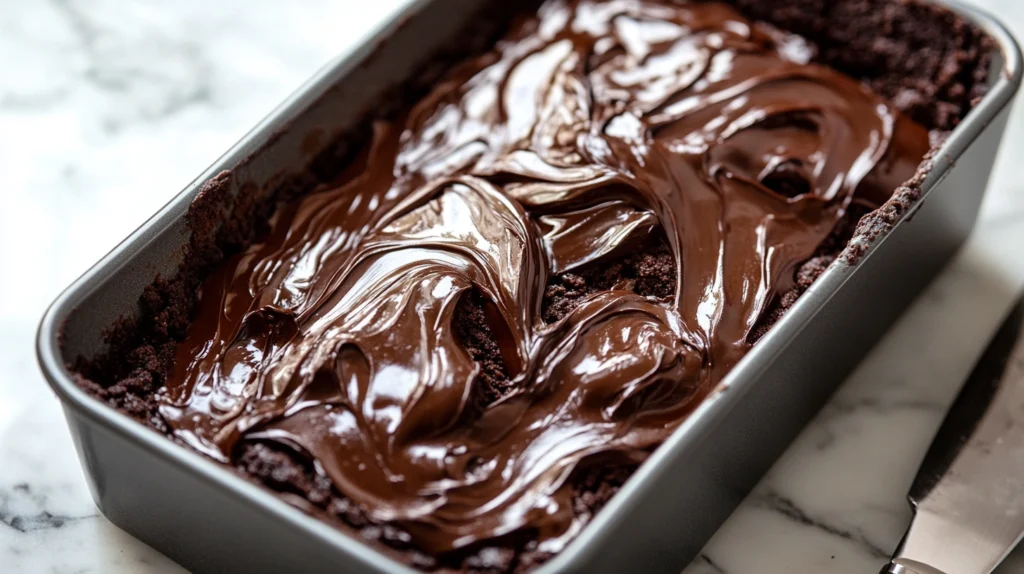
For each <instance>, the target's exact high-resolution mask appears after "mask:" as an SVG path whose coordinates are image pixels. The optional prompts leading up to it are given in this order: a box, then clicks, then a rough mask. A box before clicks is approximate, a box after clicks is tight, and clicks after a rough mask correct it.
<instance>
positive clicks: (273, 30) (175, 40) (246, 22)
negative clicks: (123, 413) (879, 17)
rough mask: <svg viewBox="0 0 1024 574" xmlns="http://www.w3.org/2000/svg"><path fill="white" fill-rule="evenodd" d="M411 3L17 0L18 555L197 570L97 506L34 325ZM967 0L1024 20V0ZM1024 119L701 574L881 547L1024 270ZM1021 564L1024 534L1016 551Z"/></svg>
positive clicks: (6, 349) (11, 122) (13, 141)
mask: <svg viewBox="0 0 1024 574" xmlns="http://www.w3.org/2000/svg"><path fill="white" fill-rule="evenodd" d="M403 1H404V0H378V1H377V2H361V3H352V2H336V1H334V2H331V1H328V0H308V1H307V2H305V3H303V5H302V7H301V8H298V7H296V6H294V5H291V4H288V3H283V2H274V1H273V0H258V1H250V2H247V3H228V2H203V1H200V0H181V1H177V2H173V3H169V2H157V1H155V0H136V1H133V2H130V3H125V2H115V1H113V0H50V1H48V2H44V1H40V2H13V1H12V2H5V3H2V4H0V70H3V76H2V78H3V79H2V80H0V278H2V280H0V572H32V573H34V572H53V573H103V574H107V573H109V574H122V573H129V572H131V573H154V574H155V573H160V574H164V573H177V572H181V571H182V570H181V569H180V568H179V567H177V566H176V565H175V564H173V563H172V562H171V561H169V560H168V559H167V558H165V557H163V556H162V555H161V554H159V553H157V552H155V551H153V550H152V549H150V548H148V547H147V546H145V545H143V544H142V543H140V542H138V541H137V540H135V539H134V538H132V537H131V536H129V535H127V534H125V533H123V532H121V531H120V530H119V529H117V528H116V527H114V526H113V525H111V524H110V523H109V522H108V521H107V520H106V519H104V518H103V517H101V516H99V515H98V514H97V511H96V509H95V507H94V506H93V504H92V502H91V500H90V498H89V494H88V491H87V489H86V486H85V483H84V480H83V477H82V472H81V469H80V467H79V464H78V460H77V458H76V456H75V453H74V448H73V445H72V444H71V440H70V437H69V436H68V432H67V429H66V426H65V424H64V420H63V416H62V414H61V412H60V407H59V404H58V403H57V401H56V399H55V398H54V397H53V395H52V394H51V393H50V391H49V389H48V388H47V387H46V385H45V384H44V383H43V380H42V377H41V376H40V374H39V373H38V369H37V367H36V363H35V357H34V352H33V349H32V344H33V335H34V330H35V326H36V323H37V321H38V319H39V317H40V315H41V314H42V311H43V309H44V308H45V306H46V305H47V304H48V303H49V302H50V301H51V300H52V299H53V298H54V297H55V296H56V294H57V292H58V290H59V289H61V288H63V287H64V286H65V285H67V284H68V283H70V282H71V280H73V279H74V278H75V277H76V276H78V275H79V274H80V273H81V272H82V271H84V270H85V269H86V268H87V267H88V266H89V265H90V264H92V263H93V262H94V261H95V260H97V259H98V258H99V257H100V256H101V255H102V254H103V253H104V252H105V251H107V250H109V249H110V248H111V247H113V246H114V245H115V244H116V243H117V242H118V241H120V240H121V239H122V238H123V237H125V236H126V235H127V234H128V233H129V232H130V231H131V230H132V229H134V227H135V226H136V225H138V224H139V223H141V222H142V221H144V220H145V219H146V218H147V217H148V216H149V215H150V214H152V213H153V212H154V211H156V209H158V208H159V207H160V206H161V205H162V204H164V203H165V202H166V201H167V200H168V199H170V198H171V197H172V196H173V195H174V194H175V193H176V192H177V191H178V190H179V189H181V188H182V187H183V186H184V185H185V184H186V183H187V182H188V181H189V179H191V178H192V177H194V176H195V175H196V174H198V173H199V172H200V171H202V169H203V168H204V167H205V166H206V165H207V164H209V163H210V162H211V161H212V160H213V159H214V158H215V157H216V156H217V155H218V154H219V153H221V152H223V151H224V150H226V149H227V148H228V147H229V145H230V144H231V143H233V142H234V141H235V140H237V139H238V138H239V137H240V136H241V135H242V134H243V133H245V131H247V130H248V129H249V128H250V127H251V126H253V125H254V124H255V123H256V122H257V121H258V120H259V119H260V118H261V117H262V116H263V115H264V114H265V113H266V112H267V111H269V110H270V109H271V108H272V107H273V106H274V105H276V104H277V103H278V102H279V101H281V100H282V99H283V98H284V97H285V96H286V95H287V94H288V93H289V92H290V91H291V90H292V89H294V88H295V87H296V86H298V85H299V84H300V83H301V82H302V81H303V80H304V79H305V78H307V77H308V76H309V75H310V74H312V72H313V71H314V70H315V69H316V68H317V67H318V66H320V65H321V64H323V63H324V62H326V61H327V60H328V59H329V58H330V57H331V56H333V55H334V54H336V53H337V52H339V51H341V50H344V49H346V47H348V46H351V45H352V43H353V42H356V41H358V39H359V38H360V37H361V36H362V35H363V34H365V33H366V31H367V30H368V29H369V28H370V27H371V26H372V25H373V24H374V23H376V22H378V21H379V20H380V19H381V18H382V17H384V16H385V15H386V14H388V13H390V12H391V11H392V10H394V9H395V8H396V7H397V6H398V5H400V4H401V3H402V2H403ZM971 3H974V4H978V5H981V6H984V7H986V8H988V9H989V10H990V11H992V12H995V13H997V14H999V15H1000V17H1002V18H1003V19H1004V20H1005V21H1007V22H1008V23H1009V25H1010V26H1011V28H1014V29H1015V30H1016V31H1017V33H1018V35H1021V36H1024V4H1021V3H1019V2H1016V1H1015V0H974V1H973V2H971ZM1022 130H1024V106H1018V109H1017V112H1015V114H1014V116H1013V119H1012V123H1011V126H1010V128H1009V130H1008V141H1007V142H1006V144H1005V145H1004V149H1003V151H1002V154H1001V159H1000V161H999V162H998V167H997V170H996V173H995V174H994V176H993V180H992V183H991V187H990V192H989V195H988V197H987V199H986V202H985V205H984V207H983V213H982V216H981V222H980V223H979V226H978V230H977V232H976V233H975V235H974V236H973V237H972V239H971V240H970V242H969V244H968V245H967V246H966V247H965V248H964V250H963V251H962V252H961V253H960V254H959V256H958V257H957V258H956V260H955V261H954V262H953V263H952V264H951V265H950V267H949V268H948V269H947V270H946V271H945V272H944V273H943V274H942V276H941V277H940V278H939V279H938V280H937V281H936V282H935V283H934V284H933V285H932V286H931V287H930V288H929V289H928V290H927V291H926V292H925V293H924V294H923V295H922V297H921V298H920V299H919V300H918V301H917V303H916V304H915V305H914V306H913V307H912V308H911V310H910V311H909V312H908V313H907V314H906V315H905V316H904V317H903V318H902V319H901V320H900V322H899V323H898V324H897V325H896V326H895V327H894V328H893V329H892V330H891V331H890V332H889V334H888V335H887V336H886V338H885V339H884V340H883V341H882V342H881V343H880V344H879V345H878V347H877V348H876V349H875V351H873V353H872V354H871V355H870V356H869V357H868V358H867V359H866V360H865V361H864V363H863V364H862V365H861V366H860V367H859V369H858V370H857V371H856V372H855V373H854V374H853V375H852V376H851V377H850V379H849V380H848V381H847V382H846V383H845V385H844V386H843V387H842V389H841V390H840V391H839V392H838V393H837V395H836V396H835V397H834V398H833V400H832V401H831V403H830V404H829V405H828V406H827V407H826V408H825V409H824V410H823V411H822V412H821V413H820V414H819V415H818V417H817V418H816V419H815V421H814V422H813V423H812V424H811V425H810V426H808V427H807V429H805V431H804V432H803V434H802V435H801V436H800V437H799V439H798V440H797V441H796V442H795V443H794V444H793V445H792V447H791V448H790V449H789V450H788V452H787V453H786V455H785V456H784V457H783V458H782V459H780V460H779V462H778V463H777V464H776V465H775V467H774V468H773V469H772V470H771V472H770V473H769V474H768V475H767V476H766V477H765V478H764V480H763V481H762V482H761V484H760V485H759V486H758V487H757V488H756V489H755V491H754V492H753V493H751V495H750V496H749V498H748V499H747V501H746V502H745V503H744V504H743V506H742V507H741V508H740V509H739V510H738V511H737V512H736V513H735V514H734V515H733V517H732V518H730V520H729V521H728V522H727V523H726V524H725V525H724V526H723V528H722V529H721V530H720V531H719V533H718V534H717V535H716V536H715V538H714V539H713V540H712V541H711V542H710V543H709V544H708V545H707V547H706V548H705V549H704V551H703V553H702V554H701V556H700V557H699V558H698V559H697V560H695V561H694V563H693V564H692V565H691V566H690V567H689V568H688V569H687V570H686V572H685V574H724V573H728V574H774V573H778V574H783V573H786V574H789V573H794V572H796V573H803V572H835V573H838V574H847V573H848V574H854V573H862V572H875V571H877V569H878V568H879V566H880V565H881V564H882V563H883V562H884V560H885V557H886V556H887V555H888V553H889V552H890V551H891V550H892V549H893V547H894V546H895V545H896V543H897V541H898V540H899V537H900V536H901V534H902V532H903V530H904V528H905V527H906V524H907V521H908V520H909V517H910V512H909V509H908V507H907V505H906V502H905V494H906V490H907V487H908V485H909V484H910V481H911V480H912V478H913V476H914V474H915V472H916V468H917V465H918V463H919V461H920V459H921V457H922V456H923V454H924V451H925V448H926V447H927V445H928V443H929V442H930V440H931V436H932V434H933V433H934V431H935V429H936V428H937V426H938V424H939V422H940V420H941V417H942V415H943V413H944V411H945V409H946V408H947V407H948V405H949V403H950V402H951V400H952V398H953V396H954V395H955V394H956V391H957V388H958V386H959V384H960V383H961V381H962V380H963V378H964V376H965V375H966V374H967V372H968V371H969V369H970V367H971V365H972V363H973V361H974V360H975V358H976V357H977V356H978V354H979V353H980V351H981V349H982V347H983V346H984V344H985V341H986V340H987V338H988V336H989V335H990V334H991V333H992V332H993V331H994V329H995V327H996V326H997V325H998V323H999V321H1000V317H1001V315H1002V314H1003V312H1004V311H1005V310H1006V309H1007V308H1008V307H1009V305H1010V303H1011V301H1012V299H1013V297H1014V294H1015V293H1016V292H1017V291H1018V290H1020V289H1021V288H1022V287H1024V249H1021V247H1020V246H1022V245H1024V171H1022V170H1024V166H1021V165H1019V161H1015V159H1016V158H1019V157H1024V131H1022ZM970 191H972V190H965V192H970ZM1014 572H1024V553H1017V554H1015V555H1014V556H1011V558H1010V560H1009V561H1008V563H1007V564H1006V565H1004V567H1003V569H1002V570H1001V571H1000V573H1001V574H1007V573H1014Z"/></svg>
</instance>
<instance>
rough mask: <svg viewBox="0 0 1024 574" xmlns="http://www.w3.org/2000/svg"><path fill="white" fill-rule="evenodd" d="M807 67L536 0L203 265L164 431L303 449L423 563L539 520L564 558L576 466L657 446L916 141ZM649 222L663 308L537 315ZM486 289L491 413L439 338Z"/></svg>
mask: <svg viewBox="0 0 1024 574" xmlns="http://www.w3.org/2000/svg"><path fill="white" fill-rule="evenodd" d="M810 56H811V53H810V48H809V47H808V46H807V45H805V44H804V43H803V42H802V41H801V40H800V39H799V38H796V37H794V36H790V35H787V34H784V33H781V32H778V31H776V30H774V29H771V28H769V27H767V26H763V25H755V24H753V23H751V22H749V21H747V20H745V19H744V18H743V17H742V16H740V15H739V14H738V13H736V12H735V11H733V10H732V9H731V8H729V7H726V6H724V5H719V4H713V3H709V4H704V3H701V4H678V3H676V4H672V3H668V2H662V1H655V0H618V1H610V2H590V1H572V0H566V1H552V2H549V3H547V4H545V6H544V7H543V8H542V9H541V10H540V12H539V14H538V15H537V16H536V17H533V18H530V19H525V20H523V21H521V22H519V23H518V24H517V25H515V26H514V27H513V30H512V31H511V32H510V33H509V34H508V35H507V36H506V37H505V39H504V40H502V41H501V42H499V44H498V45H497V47H496V48H495V50H494V51H492V52H491V53H488V54H486V55H483V56H480V57H478V58H475V59H473V60H470V61H467V62H465V63H463V64H462V65H460V66H458V67H457V68H456V69H454V70H452V71H451V72H450V73H449V74H448V75H447V76H446V78H445V79H444V80H443V81H442V82H440V83H439V84H438V85H437V86H436V87H435V89H434V90H433V91H432V93H431V94H430V95H429V96H427V97H426V98H425V99H424V100H422V101H421V102H419V103H418V104H417V105H416V106H415V107H413V108H412V109H411V110H410V111H409V112H408V113H407V114H405V115H404V116H403V118H402V120H400V121H396V122H391V123H379V124H377V125H376V126H375V134H374V138H373V143H372V146H371V147H370V149H368V150H367V152H366V153H364V155H363V156H362V157H361V158H360V159H359V160H358V161H357V162H355V164H354V165H353V166H351V168H350V169H349V170H348V171H347V172H346V174H345V175H344V177H343V178H341V181H340V183H339V184H338V185H337V186H334V187H330V188H324V189H321V190H319V191H317V192H316V193H313V194H311V195H309V196H308V197H305V198H303V199H302V200H301V201H298V202H295V203H292V204H289V205H285V206H283V207H282V208H281V209H280V210H279V211H278V213H277V214H276V215H275V217H274V219H273V221H272V231H271V233H270V235H269V236H268V237H267V238H266V240H264V241H263V242H262V243H258V244H255V245H253V246H252V247H251V248H250V249H248V250H247V251H246V252H244V253H243V254H241V255H239V256H236V257H234V258H232V259H230V260H229V261H227V262H226V263H225V264H224V265H223V266H222V267H221V268H220V270H219V271H217V272H216V273H214V274H213V275H212V276H211V277H210V279H209V280H208V281H207V282H206V283H205V284H204V286H203V288H202V293H201V300H200V303H199V309H198V312H197V316H196V319H195V321H194V322H193V323H192V325H191V327H190V329H189V332H188V337H187V339H186V340H185V341H184V342H183V343H182V344H181V345H180V346H179V347H178V351H177V357H176V362H175V366H174V369H173V372H172V373H171V376H170V377H169V379H168V381H167V383H166V385H165V387H164V388H163V389H161V391H160V393H159V400H160V403H161V406H160V413H161V414H162V415H163V417H164V418H165V420H166V421H167V424H168V425H169V426H170V428H171V429H172V431H173V433H174V435H175V436H176V437H178V438H179V439H180V440H182V441H184V442H186V443H188V444H189V445H191V446H192V447H194V448H196V449H197V450H199V451H201V452H204V453H206V454H208V455H209V456H211V457H213V458H216V459H218V460H222V461H225V462H227V461H229V460H230V459H231V456H232V453H233V452H235V449H236V448H237V446H238V444H239V443H240V441H271V442H276V443H278V444H281V445H284V446H286V447H287V448H290V449H294V450H295V451H296V452H298V453H301V455H303V456H306V457H309V458H311V459H312V460H314V461H315V463H314V466H315V469H316V471H317V472H319V473H323V474H325V475H326V476H327V477H329V478H330V480H331V481H332V482H333V484H334V485H335V486H336V488H337V489H338V490H339V491H340V492H341V493H343V494H344V495H346V496H348V497H349V498H351V499H352V500H353V501H355V502H356V503H358V504H359V505H361V506H362V507H363V508H364V509H365V510H366V511H367V514H368V515H369V516H370V517H371V518H372V519H374V520H376V521H379V522H387V523H393V524H396V525H398V526H400V527H401V528H402V529H404V530H405V531H407V532H408V533H409V534H410V536H411V537H412V541H413V543H414V544H415V545H417V546H418V547H420V548H422V549H424V550H426V551H428V552H433V553H444V552H448V551H451V550H454V549H459V548H463V547H465V546H467V545H470V544H473V543H475V542H478V541H482V540H488V539H493V538H496V537H499V536H502V535H504V534H507V533H511V532H516V531H521V530H527V529H528V530H529V531H530V532H531V533H533V534H535V535H536V537H537V539H538V540H539V542H540V549H541V550H544V551H549V552H557V551H558V550H560V549H561V548H562V547H563V545H564V544H565V543H566V542H567V541H568V540H569V539H570V538H571V537H572V536H573V535H574V534H575V532H576V531H577V530H578V528H579V527H580V526H581V521H580V520H579V519H578V518H577V517H576V516H575V514H574V511H573V508H572V504H571V491H570V489H569V488H568V486H567V484H566V480H567V478H568V477H569V475H570V474H571V473H572V472H573V470H574V469H575V468H577V467H578V466H579V465H580V464H582V463H589V462H592V461H594V460H597V459H599V458H602V457H617V458H618V459H619V460H621V459H623V458H625V459H627V460H633V461H639V460H642V459H643V458H644V457H645V456H646V455H647V454H648V453H649V452H650V450H651V449H652V448H654V447H655V446H657V445H658V444H660V443H661V442H662V441H663V440H664V439H665V438H666V437H667V436H668V435H669V434H670V433H671V432H672V431H673V430H674V429H675V428H676V427H677V426H678V425H679V424H680V423H681V422H682V421H683V420H684V419H685V417H686V416H687V414H688V413H689V412H690V411H691V409H692V408H693V406H694V405H695V404H696V402H697V401H699V400H700V399H701V398H702V397H704V396H705V395H706V394H707V393H708V392H709V390H710V389H712V388H713V387H714V386H715V385H716V384H717V383H718V381H720V380H721V378H722V377H723V376H724V375H725V373H726V372H727V371H728V370H729V369H730V368H731V367H732V366H733V365H735V363H736V362H737V361H738V360H739V359H740V358H741V357H742V356H743V354H744V353H745V352H746V351H747V350H748V349H749V347H750V343H749V335H750V333H751V331H752V330H753V329H754V328H755V325H756V323H757V321H758V319H759V318H760V317H761V316H762V315H763V314H764V312H765V311H766V309H767V308H768V307H769V305H770V304H771V302H772V301H773V299H774V298H775V296H776V295H777V294H778V293H780V292H784V291H786V290H788V289H790V288H791V287H792V284H793V273H794V269H795V268H796V266H797V265H798V264H799V263H800V262H802V261H804V260H806V259H807V258H809V257H810V256H811V255H812V254H813V253H814V251H815V249H816V248H817V247H818V246H819V245H820V244H821V242H822V241H823V240H824V239H825V238H826V237H827V236H828V234H829V232H830V231H831V230H832V228H833V227H834V226H835V224H836V222H837V221H838V220H839V219H840V218H841V217H842V216H843V215H844V213H845V211H846V210H847V209H848V208H849V207H850V205H851V204H852V203H853V202H861V203H865V204H868V205H872V206H874V205H878V204H880V203H881V202H882V201H884V200H885V198H886V197H888V195H889V193H890V192H891V191H892V190H893V189H895V188H896V187H897V186H898V185H899V184H901V183H902V182H903V181H905V180H906V179H909V178H910V176H911V175H912V174H913V172H914V170H915V169H916V167H917V165H918V163H919V162H920V160H921V158H922V157H923V155H924V154H925V152H926V151H927V149H928V136H927V132H926V131H925V129H924V128H923V127H921V126H919V125H917V124H916V123H913V122H912V121H910V120H908V119H905V118H903V117H902V116H900V114H899V113H898V112H897V111H896V110H895V109H894V108H892V107H891V106H889V105H888V104H887V103H886V102H884V101H883V100H882V99H881V98H879V97H878V96H876V95H874V94H872V93H871V92H870V91H869V90H867V89H866V88H865V87H863V86H862V85H860V84H859V83H858V82H856V81H854V80H853V79H851V78H848V77H846V76H843V75H842V74H840V73H838V72H836V71H833V70H831V69H829V68H826V67H822V66H819V65H813V64H808V63H807V62H808V61H809V59H810ZM652 233H663V234H664V236H665V239H666V242H667V244H668V246H669V248H670V250H671V252H672V254H673V256H674V260H675V270H676V281H675V292H674V293H673V294H672V295H671V296H670V297H666V298H664V299H659V298H656V297H643V296H641V295H638V294H636V293H635V292H634V291H633V289H632V286H631V285H629V284H628V282H624V283H623V284H621V285H616V286H613V288H612V289H610V290H608V291H604V292H600V293H597V294H595V295H593V296H592V297H590V298H588V299H587V300H586V301H584V302H583V303H582V304H580V305H579V306H577V307H576V308H575V309H574V310H572V311H571V312H569V313H568V314H567V315H566V316H565V317H563V318H561V319H560V320H558V321H557V322H554V323H551V324H547V323H545V322H544V321H543V320H542V318H541V303H542V296H543V292H544V289H545V286H546V284H547V283H548V279H549V277H551V276H552V275H553V274H556V273H561V272H565V271H572V270H575V269H579V268H581V267H584V266H592V265H600V264H601V263H602V262H603V261H607V260H608V259H609V258H611V257H615V256H621V255H622V254H623V253H624V252H627V251H629V250H631V249H635V248H636V246H637V245H639V244H640V243H641V241H642V240H643V239H644V238H645V237H647V236H649V235H651V234H652ZM471 290H476V291H477V292H478V293H480V294H482V296H483V299H485V300H486V301H487V302H488V303H487V305H486V306H485V312H486V313H485V314H486V315H487V317H488V324H489V327H490V329H491V331H492V332H493V333H494V334H495V335H496V337H497V339H498V342H499V344H500V347H501V355H502V358H503V360H504V362H505V366H506V369H507V371H508V373H509V377H510V387H511V388H512V389H513V390H512V391H511V392H510V393H508V394H507V395H505V396H503V397H502V398H500V399H499V400H497V401H495V402H493V403H491V404H489V405H487V406H486V407H485V408H483V409H482V411H481V409H477V408H470V402H471V395H472V393H473V388H472V387H473V385H474V382H475V380H476V375H477V374H478V372H479V365H478V364H477V363H476V362H474V360H473V359H472V358H471V357H470V355H469V354H468V352H467V351H466V350H465V348H464V347H463V345H462V344H461V343H460V341H459V340H458V338H457V337H456V336H455V334H454V332H453V328H452V319H453V316H454V313H455V309H456V306H457V305H458V303H459V300H460V298H461V297H464V296H467V295H468V294H469V293H470V292H471Z"/></svg>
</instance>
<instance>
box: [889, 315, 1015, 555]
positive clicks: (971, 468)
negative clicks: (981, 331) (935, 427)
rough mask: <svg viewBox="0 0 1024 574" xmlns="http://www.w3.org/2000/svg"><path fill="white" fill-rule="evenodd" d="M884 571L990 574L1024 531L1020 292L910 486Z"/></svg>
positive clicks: (948, 414)
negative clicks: (906, 520) (905, 516)
mask: <svg viewBox="0 0 1024 574" xmlns="http://www.w3.org/2000/svg"><path fill="white" fill-rule="evenodd" d="M909 499H910V505H911V506H912V507H913V509H914V518H913V520H912V521H911V523H910V527H909V528H908V529H907V533H906V534H905V535H904V537H903V540H902V541H901V542H900V545H899V547H898V548H897V549H896V553H895V554H893V557H892V561H891V562H890V563H889V564H888V565H887V566H885V567H884V568H883V569H882V574H989V573H990V572H992V570H994V569H995V567H996V566H998V565H999V563H1000V562H1001V561H1002V560H1003V558H1005V557H1006V555H1007V554H1008V553H1009V552H1010V550H1012V549H1013V547H1014V546H1016V544H1017V542H1018V541H1020V539H1021V536H1022V535H1024V299H1022V300H1020V301H1018V302H1017V304H1016V305H1015V306H1014V308H1013V310H1012V311H1011V312H1010V315H1009V316H1008V317H1007V318H1006V320H1005V322H1004V323H1003V325H1002V326H1001V327H1000V328H999V331H998V332H997V333H996V335H995V337H994V338H993V339H992V341H991V342H990V343H989V346H988V348H986V349H985V352H984V354H983V355H982V357H981V359H980V360H979V361H978V363H977V365H975V367H974V370H973V371H972V372H971V375H970V377H968V379H967V381H966V382H965V383H964V388H963V390H961V391H960V395H959V396H958V397H957V399H956V401H955V402H954V403H953V406H952V407H951V408H950V410H949V413H947V414H946V419H945V421H943V423H942V426H941V427H940V428H939V432H938V434H937V435H936V436H935V439H934V441H933V442H932V445H931V448H930V449H929V450H928V454H927V455H926V456H925V458H924V462H922V463H921V469H920V470H919V471H918V474H917V478H916V479H914V484H913V486H911V489H910V495H909Z"/></svg>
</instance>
